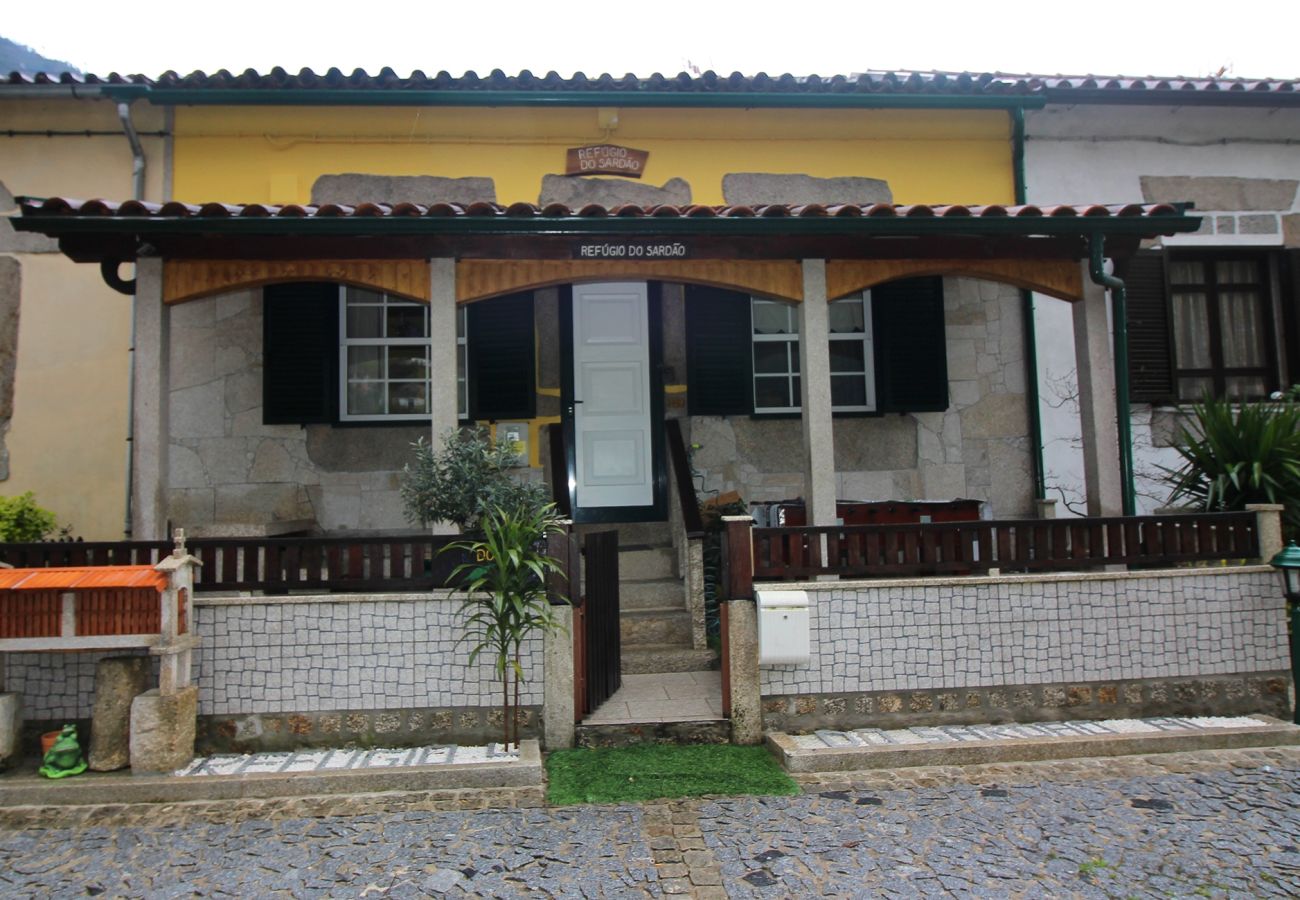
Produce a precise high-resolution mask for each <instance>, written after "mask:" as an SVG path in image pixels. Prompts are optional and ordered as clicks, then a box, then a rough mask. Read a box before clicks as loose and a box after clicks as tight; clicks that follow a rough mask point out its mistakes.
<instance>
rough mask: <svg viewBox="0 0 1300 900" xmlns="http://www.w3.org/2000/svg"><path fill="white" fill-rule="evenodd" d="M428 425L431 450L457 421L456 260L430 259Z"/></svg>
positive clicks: (448, 528) (440, 530) (448, 529)
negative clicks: (431, 443) (431, 444)
mask: <svg viewBox="0 0 1300 900" xmlns="http://www.w3.org/2000/svg"><path fill="white" fill-rule="evenodd" d="M429 342H430V343H429V376H430V382H429V424H430V429H431V434H430V440H432V442H433V446H434V447H440V446H442V442H443V439H444V438H445V437H446V434H447V432H448V431H449V430H451V429H453V428H455V427H456V426H457V424H458V423H459V421H460V418H459V417H460V413H459V412H458V403H457V398H458V397H459V388H458V387H457V384H456V260H454V259H451V258H447V257H442V258H438V259H431V260H429ZM433 533H434V534H455V533H456V526H454V525H451V524H449V523H446V522H434V523H433Z"/></svg>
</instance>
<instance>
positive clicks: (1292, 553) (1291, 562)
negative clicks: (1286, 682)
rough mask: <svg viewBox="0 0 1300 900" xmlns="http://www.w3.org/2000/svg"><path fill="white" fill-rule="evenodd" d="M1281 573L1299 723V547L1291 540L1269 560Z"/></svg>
mask: <svg viewBox="0 0 1300 900" xmlns="http://www.w3.org/2000/svg"><path fill="white" fill-rule="evenodd" d="M1268 562H1269V565H1271V566H1272V567H1273V568H1275V569H1277V570H1278V571H1279V572H1281V573H1282V590H1283V591H1284V592H1285V593H1286V603H1287V606H1288V607H1289V608H1290V610H1291V679H1292V681H1294V682H1295V687H1296V706H1295V714H1294V715H1293V716H1292V721H1293V722H1295V723H1296V724H1297V725H1300V668H1297V666H1300V547H1297V546H1296V542H1295V541H1292V542H1291V543H1289V544H1287V545H1286V547H1285V548H1283V549H1282V550H1280V551H1278V553H1277V555H1276V556H1274V557H1273V558H1272V559H1270V560H1269V561H1268Z"/></svg>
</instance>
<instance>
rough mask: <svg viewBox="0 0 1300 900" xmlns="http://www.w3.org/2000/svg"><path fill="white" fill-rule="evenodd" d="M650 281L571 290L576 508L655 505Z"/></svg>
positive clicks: (588, 285)
mask: <svg viewBox="0 0 1300 900" xmlns="http://www.w3.org/2000/svg"><path fill="white" fill-rule="evenodd" d="M648 334H649V319H648V309H647V302H646V285H645V283H644V282H633V281H628V282H611V283H608V284H577V285H574V286H573V404H574V405H573V433H574V442H573V443H574V472H575V476H576V483H575V485H574V498H573V502H574V507H575V508H584V509H585V508H591V507H599V506H651V505H653V503H654V473H653V468H652V465H651V446H652V437H651V436H652V430H651V423H650V346H649V341H648V340H647V337H648Z"/></svg>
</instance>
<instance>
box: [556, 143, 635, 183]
mask: <svg viewBox="0 0 1300 900" xmlns="http://www.w3.org/2000/svg"><path fill="white" fill-rule="evenodd" d="M649 159H650V151H649V150H633V149H632V148H631V147H619V146H616V145H614V144H596V145H594V146H591V147H572V148H570V149H569V151H568V153H567V154H566V156H565V161H564V174H565V175H625V176H627V177H628V178H640V177H641V173H642V172H644V171H645V164H646V162H647V161H648V160H649Z"/></svg>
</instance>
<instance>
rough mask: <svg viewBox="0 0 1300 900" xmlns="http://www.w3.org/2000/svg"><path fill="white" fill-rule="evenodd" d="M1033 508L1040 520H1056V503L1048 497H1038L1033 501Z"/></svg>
mask: <svg viewBox="0 0 1300 900" xmlns="http://www.w3.org/2000/svg"><path fill="white" fill-rule="evenodd" d="M1034 508H1035V509H1036V510H1037V511H1038V518H1040V519H1055V518H1056V501H1055V500H1052V499H1050V498H1048V497H1039V498H1038V499H1037V500H1035V501H1034Z"/></svg>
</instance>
